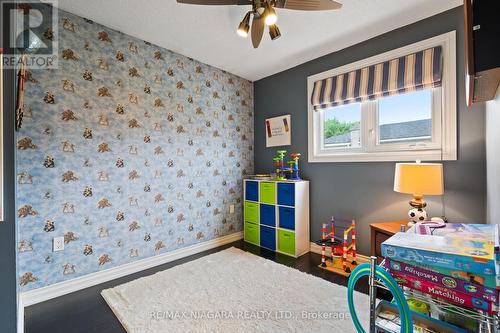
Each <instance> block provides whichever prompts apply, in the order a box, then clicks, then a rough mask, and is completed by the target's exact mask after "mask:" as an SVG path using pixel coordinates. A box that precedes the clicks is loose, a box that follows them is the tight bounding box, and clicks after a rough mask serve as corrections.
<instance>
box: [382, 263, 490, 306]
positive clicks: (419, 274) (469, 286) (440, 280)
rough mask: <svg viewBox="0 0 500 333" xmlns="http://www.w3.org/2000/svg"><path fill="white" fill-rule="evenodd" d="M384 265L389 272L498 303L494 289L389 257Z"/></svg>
mask: <svg viewBox="0 0 500 333" xmlns="http://www.w3.org/2000/svg"><path fill="white" fill-rule="evenodd" d="M384 267H385V268H387V269H388V270H389V272H390V273H391V274H395V273H402V274H406V275H409V276H414V277H415V278H416V279H421V280H424V281H428V282H431V283H434V284H437V285H439V286H441V287H444V288H447V289H452V290H456V291H458V292H460V293H463V294H467V295H470V296H471V297H475V298H481V299H484V300H486V301H488V302H492V303H493V304H495V305H498V298H499V291H498V290H496V289H490V288H486V287H484V286H482V285H479V284H476V283H473V282H470V281H463V280H460V279H458V278H454V277H452V276H446V275H443V274H440V273H436V272H433V271H431V270H427V269H425V268H421V267H417V266H412V265H408V264H406V263H404V262H400V261H394V260H391V259H389V258H386V259H385V261H384Z"/></svg>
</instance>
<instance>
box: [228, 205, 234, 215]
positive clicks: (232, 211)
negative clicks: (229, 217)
mask: <svg viewBox="0 0 500 333" xmlns="http://www.w3.org/2000/svg"><path fill="white" fill-rule="evenodd" d="M229 214H234V205H233V204H231V205H229Z"/></svg>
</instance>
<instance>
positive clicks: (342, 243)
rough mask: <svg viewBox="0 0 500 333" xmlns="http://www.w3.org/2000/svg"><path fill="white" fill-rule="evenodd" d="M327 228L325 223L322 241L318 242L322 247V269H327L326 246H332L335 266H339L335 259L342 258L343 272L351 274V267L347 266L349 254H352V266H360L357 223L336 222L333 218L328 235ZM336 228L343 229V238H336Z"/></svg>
mask: <svg viewBox="0 0 500 333" xmlns="http://www.w3.org/2000/svg"><path fill="white" fill-rule="evenodd" d="M327 227H328V225H327V223H324V224H323V227H322V229H321V232H322V239H321V240H320V241H318V242H317V243H319V244H320V245H321V267H327V264H326V254H325V252H326V246H331V249H332V264H333V266H336V265H338V263H336V259H337V262H338V258H335V257H342V261H341V262H342V270H343V271H344V272H345V273H351V267H349V266H348V264H347V261H348V260H347V257H348V254H350V258H351V262H350V263H351V265H354V266H355V265H357V264H358V262H357V260H356V221H355V220H351V221H345V220H335V218H334V217H333V216H332V220H331V224H330V228H331V229H330V232H329V233H327ZM335 227H337V228H340V229H343V238H340V237H338V236H335ZM349 234H351V244H348V238H349Z"/></svg>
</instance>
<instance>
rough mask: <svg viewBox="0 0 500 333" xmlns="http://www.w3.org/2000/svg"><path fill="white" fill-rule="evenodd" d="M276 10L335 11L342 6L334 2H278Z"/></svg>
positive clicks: (320, 0)
mask: <svg viewBox="0 0 500 333" xmlns="http://www.w3.org/2000/svg"><path fill="white" fill-rule="evenodd" d="M276 8H285V9H292V10H335V9H340V8H342V4H341V3H338V2H336V1H333V0H277V1H276Z"/></svg>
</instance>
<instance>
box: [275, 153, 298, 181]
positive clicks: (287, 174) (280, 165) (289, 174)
mask: <svg viewBox="0 0 500 333" xmlns="http://www.w3.org/2000/svg"><path fill="white" fill-rule="evenodd" d="M277 153H278V156H277V157H274V158H273V161H274V166H275V171H276V180H285V179H289V180H302V179H301V178H300V177H299V159H300V156H301V154H300V153H293V154H290V156H291V157H292V160H291V161H288V162H287V164H288V168H285V162H284V158H285V154H286V150H278V151H277Z"/></svg>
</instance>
